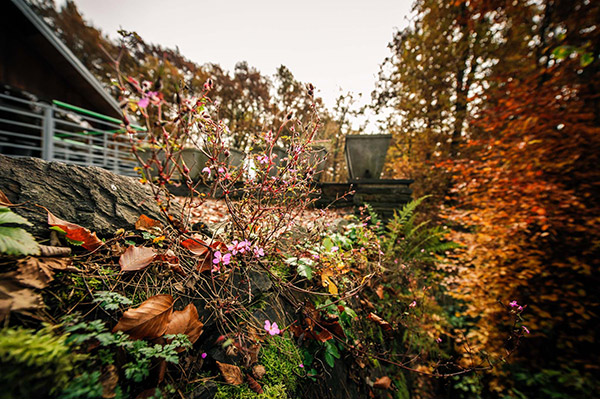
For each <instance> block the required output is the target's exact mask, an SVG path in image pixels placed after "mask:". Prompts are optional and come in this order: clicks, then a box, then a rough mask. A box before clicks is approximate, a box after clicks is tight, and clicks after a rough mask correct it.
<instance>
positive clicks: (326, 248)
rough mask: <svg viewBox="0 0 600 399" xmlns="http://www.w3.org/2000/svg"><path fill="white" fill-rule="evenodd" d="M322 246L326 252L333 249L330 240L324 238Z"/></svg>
mask: <svg viewBox="0 0 600 399" xmlns="http://www.w3.org/2000/svg"><path fill="white" fill-rule="evenodd" d="M323 246H324V247H325V250H326V251H327V252H329V251H331V248H333V241H331V238H329V237H325V239H324V240H323Z"/></svg>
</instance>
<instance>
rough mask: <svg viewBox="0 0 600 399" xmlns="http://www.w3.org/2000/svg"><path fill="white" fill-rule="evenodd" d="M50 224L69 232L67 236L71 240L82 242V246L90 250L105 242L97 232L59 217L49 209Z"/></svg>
mask: <svg viewBox="0 0 600 399" xmlns="http://www.w3.org/2000/svg"><path fill="white" fill-rule="evenodd" d="M48 224H49V225H50V226H56V227H59V228H60V229H61V230H63V231H64V232H65V233H67V238H68V239H69V240H72V241H80V242H82V244H81V246H82V247H83V248H85V249H87V250H88V251H93V250H94V249H96V248H98V247H99V246H101V245H102V244H103V242H102V241H101V240H100V239H99V238H98V237H96V233H92V232H90V231H89V230H88V229H86V228H85V227H81V226H79V225H78V224H75V223H70V222H66V221H64V220H62V219H59V218H57V217H56V216H54V215H53V214H52V213H51V212H50V211H48Z"/></svg>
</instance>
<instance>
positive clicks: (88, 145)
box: [0, 94, 144, 176]
mask: <svg viewBox="0 0 600 399" xmlns="http://www.w3.org/2000/svg"><path fill="white" fill-rule="evenodd" d="M140 130H141V129H140ZM140 134H144V133H143V132H140ZM0 154H4V155H9V156H33V157H39V158H42V159H44V160H47V161H61V162H66V163H70V164H76V165H82V166H98V167H101V168H104V169H108V170H111V171H113V172H115V173H117V174H120V175H126V176H135V175H136V172H135V171H134V169H133V168H134V167H135V166H137V165H138V163H137V162H136V160H135V158H134V157H133V156H132V155H131V144H130V142H129V137H128V136H127V133H125V131H124V129H123V128H122V126H121V123H120V121H119V120H118V119H115V118H111V117H109V116H106V115H102V114H98V113H95V112H93V111H89V110H86V109H83V108H79V107H75V106H72V105H70V104H66V103H62V102H60V101H54V102H53V103H52V104H45V103H41V102H36V101H31V100H26V99H23V98H17V97H14V96H9V95H6V94H0Z"/></svg>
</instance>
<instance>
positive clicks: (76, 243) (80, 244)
mask: <svg viewBox="0 0 600 399" xmlns="http://www.w3.org/2000/svg"><path fill="white" fill-rule="evenodd" d="M65 238H66V239H67V242H68V243H69V244H71V245H78V246H82V245H83V243H84V242H83V241H77V240H71V239H70V238H69V237H65Z"/></svg>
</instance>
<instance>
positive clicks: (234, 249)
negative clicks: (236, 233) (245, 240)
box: [227, 240, 239, 255]
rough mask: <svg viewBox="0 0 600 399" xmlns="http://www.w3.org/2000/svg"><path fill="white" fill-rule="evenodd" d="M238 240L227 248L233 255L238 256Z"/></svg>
mask: <svg viewBox="0 0 600 399" xmlns="http://www.w3.org/2000/svg"><path fill="white" fill-rule="evenodd" d="M238 245H239V243H238V240H233V241H232V242H231V245H230V246H228V247H227V250H228V251H230V252H231V254H232V255H237V253H238Z"/></svg>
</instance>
